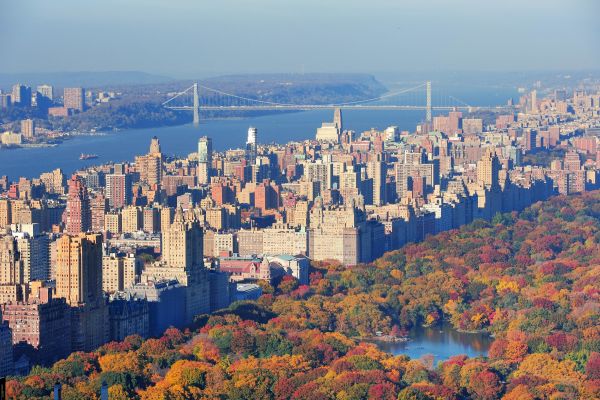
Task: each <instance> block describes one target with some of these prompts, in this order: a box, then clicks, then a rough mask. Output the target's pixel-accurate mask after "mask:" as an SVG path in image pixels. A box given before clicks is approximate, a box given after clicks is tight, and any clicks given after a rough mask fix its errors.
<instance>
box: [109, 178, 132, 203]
mask: <svg viewBox="0 0 600 400" xmlns="http://www.w3.org/2000/svg"><path fill="white" fill-rule="evenodd" d="M131 197H132V192H131V177H130V176H129V174H109V175H106V198H107V199H108V204H109V205H110V207H112V208H121V207H125V206H126V205H128V204H130V203H131Z"/></svg>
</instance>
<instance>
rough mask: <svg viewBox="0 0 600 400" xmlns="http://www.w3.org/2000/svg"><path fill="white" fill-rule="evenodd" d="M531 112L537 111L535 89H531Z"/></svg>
mask: <svg viewBox="0 0 600 400" xmlns="http://www.w3.org/2000/svg"><path fill="white" fill-rule="evenodd" d="M530 111H531V113H532V114H535V113H537V111H538V106H537V90H532V91H531V109H530Z"/></svg>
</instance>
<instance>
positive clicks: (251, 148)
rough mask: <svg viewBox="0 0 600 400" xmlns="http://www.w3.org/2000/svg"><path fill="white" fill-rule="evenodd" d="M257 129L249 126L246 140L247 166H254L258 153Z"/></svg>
mask: <svg viewBox="0 0 600 400" xmlns="http://www.w3.org/2000/svg"><path fill="white" fill-rule="evenodd" d="M257 141H258V129H256V128H255V127H253V126H251V127H249V128H248V139H247V140H246V161H247V162H248V164H249V165H254V163H255V162H256V156H257V152H258V148H257V146H258V142H257Z"/></svg>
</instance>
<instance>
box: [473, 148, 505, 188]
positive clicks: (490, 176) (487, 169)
mask: <svg viewBox="0 0 600 400" xmlns="http://www.w3.org/2000/svg"><path fill="white" fill-rule="evenodd" d="M500 168H501V164H500V160H498V157H497V156H496V153H495V152H494V151H493V150H487V151H486V152H485V154H484V155H483V156H482V157H481V159H480V160H479V161H478V162H477V181H478V182H479V183H481V184H483V185H484V186H486V187H490V188H496V187H498V173H499V172H500Z"/></svg>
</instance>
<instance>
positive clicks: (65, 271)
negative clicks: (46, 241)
mask: <svg viewBox="0 0 600 400" xmlns="http://www.w3.org/2000/svg"><path fill="white" fill-rule="evenodd" d="M57 251H58V253H57V257H56V296H57V297H64V298H65V299H66V300H67V303H68V304H70V305H71V306H78V305H81V304H88V303H89V304H96V303H98V302H100V301H101V300H102V235H101V234H99V233H91V234H86V233H82V234H79V235H76V236H72V235H64V236H63V237H61V238H60V239H58V243H57Z"/></svg>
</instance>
